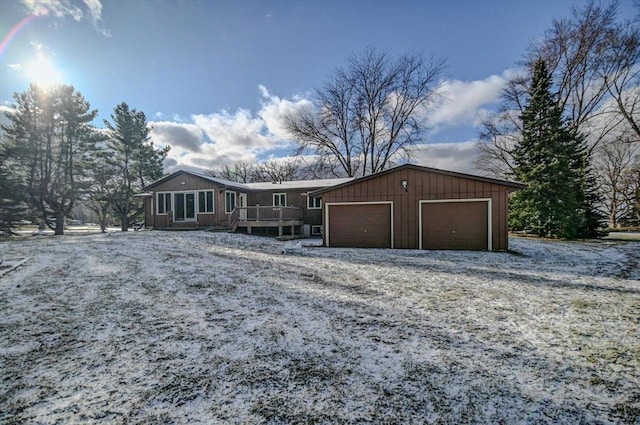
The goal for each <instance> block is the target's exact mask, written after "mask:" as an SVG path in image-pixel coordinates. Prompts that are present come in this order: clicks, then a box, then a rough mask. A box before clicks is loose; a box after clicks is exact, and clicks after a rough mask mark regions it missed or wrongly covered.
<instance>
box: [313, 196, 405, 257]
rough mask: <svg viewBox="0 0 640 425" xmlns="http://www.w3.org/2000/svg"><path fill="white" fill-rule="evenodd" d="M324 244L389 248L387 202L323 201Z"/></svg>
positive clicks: (390, 220)
mask: <svg viewBox="0 0 640 425" xmlns="http://www.w3.org/2000/svg"><path fill="white" fill-rule="evenodd" d="M324 208H325V215H326V218H327V221H326V222H327V226H326V240H327V244H330V245H331V246H336V247H368V248H393V204H392V203H391V202H381V203H377V202H376V203H369V202H348V203H325V207H324Z"/></svg>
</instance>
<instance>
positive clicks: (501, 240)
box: [309, 164, 524, 251]
mask: <svg viewBox="0 0 640 425" xmlns="http://www.w3.org/2000/svg"><path fill="white" fill-rule="evenodd" d="M522 188H524V185H522V184H519V183H513V182H508V181H503V180H496V179H490V178H487V177H481V176H473V175H470V174H463V173H457V172H452V171H445V170H438V169H435V168H428V167H421V166H418V165H411V164H407V165H402V166H399V167H396V168H392V169H389V170H385V171H382V172H380V173H376V174H372V175H370V176H366V177H362V178H359V179H355V180H352V181H350V182H346V183H343V184H340V185H337V186H333V187H328V188H325V189H321V190H317V191H315V192H312V193H310V194H309V196H313V197H320V198H322V202H323V205H324V208H323V209H322V213H323V218H322V220H323V226H324V232H323V237H324V245H325V246H331V247H367V248H402V249H455V250H493V251H504V250H507V249H508V229H507V223H508V217H507V216H508V202H509V193H511V192H513V191H515V190H518V189H522Z"/></svg>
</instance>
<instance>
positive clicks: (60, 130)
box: [2, 85, 98, 235]
mask: <svg viewBox="0 0 640 425" xmlns="http://www.w3.org/2000/svg"><path fill="white" fill-rule="evenodd" d="M14 98H15V100H16V103H15V104H14V105H13V109H14V112H10V113H7V114H6V115H7V118H8V119H9V122H10V123H9V125H3V126H2V130H3V133H4V135H5V138H6V141H7V145H8V148H9V149H10V150H11V152H12V155H11V161H10V168H9V170H10V172H11V173H12V175H13V176H14V177H15V179H16V181H19V182H20V183H21V184H22V185H24V186H25V194H26V198H27V201H28V203H29V205H30V207H31V208H32V209H33V210H34V211H37V212H38V215H40V217H41V220H43V221H44V222H45V223H46V224H47V225H48V226H49V227H51V228H52V229H54V230H55V234H56V235H62V234H63V233H64V220H65V218H66V217H67V216H68V215H69V213H70V212H71V210H72V209H73V206H74V203H75V202H76V201H78V200H79V199H80V198H81V197H82V193H83V190H84V189H86V183H87V181H86V171H87V169H88V168H87V162H86V158H87V156H88V154H89V153H90V152H91V151H92V150H93V149H95V141H96V139H95V134H96V131H95V128H94V127H93V125H92V121H93V119H94V118H95V117H96V115H97V113H98V112H97V110H91V109H90V105H89V102H87V101H86V100H85V99H84V97H83V96H82V94H80V93H79V92H77V91H76V90H75V89H74V88H73V87H72V86H66V85H60V86H57V87H53V88H49V89H45V88H42V87H39V86H37V85H32V86H30V87H29V89H28V90H27V91H26V92H23V93H16V94H15V96H14Z"/></svg>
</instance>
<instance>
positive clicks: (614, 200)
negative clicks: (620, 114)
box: [594, 138, 640, 228]
mask: <svg viewBox="0 0 640 425" xmlns="http://www.w3.org/2000/svg"><path fill="white" fill-rule="evenodd" d="M639 154H640V148H639V147H638V146H637V145H636V144H631V143H629V139H628V138H616V139H615V140H613V141H611V142H607V143H603V144H602V145H601V146H600V148H599V149H598V150H597V151H596V152H595V157H594V167H595V172H596V179H597V181H598V185H599V188H600V191H601V196H602V199H603V201H604V202H603V204H604V205H603V207H604V208H603V209H604V210H605V212H606V214H607V218H608V221H609V227H611V228H615V227H617V226H618V222H619V220H620V219H622V218H625V217H628V216H629V215H630V214H631V213H632V210H633V198H634V189H635V185H634V179H635V178H636V173H635V169H636V168H637V166H638V164H637V163H638V160H639Z"/></svg>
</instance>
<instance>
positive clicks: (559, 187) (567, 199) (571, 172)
mask: <svg viewBox="0 0 640 425" xmlns="http://www.w3.org/2000/svg"><path fill="white" fill-rule="evenodd" d="M551 83H552V81H551V74H550V72H549V71H548V69H547V64H546V63H545V62H544V61H543V60H538V61H537V62H536V63H535V64H534V70H533V79H532V82H531V87H530V89H529V104H528V105H527V107H526V108H525V110H524V112H523V114H522V141H521V142H520V143H519V144H518V145H517V146H516V147H515V149H514V152H513V157H514V161H515V165H516V167H515V169H516V171H515V178H517V179H518V180H520V181H522V182H523V183H526V184H527V188H526V189H524V190H522V191H520V192H518V193H517V194H516V195H515V196H514V198H513V201H512V221H511V225H512V228H513V229H521V230H527V231H530V232H532V233H534V234H537V235H539V236H545V237H561V238H577V237H582V236H584V233H585V229H586V228H587V227H588V226H587V224H586V222H587V214H586V210H587V208H586V204H587V192H586V186H587V183H588V181H587V180H588V175H587V171H588V167H587V163H586V148H585V145H584V141H583V138H582V137H579V135H576V134H575V133H573V132H572V131H571V130H570V129H569V126H568V125H567V123H566V122H565V121H564V120H563V117H562V110H561V108H560V107H559V106H558V104H557V102H556V101H555V100H554V98H553V95H552V94H551V91H550V90H551ZM588 201H589V202H590V201H591V198H589V199H588Z"/></svg>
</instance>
